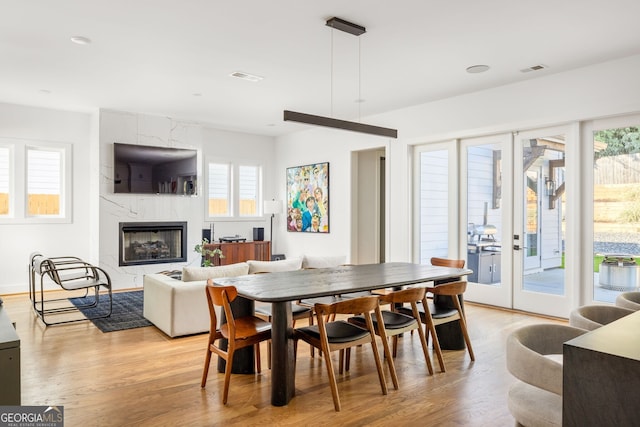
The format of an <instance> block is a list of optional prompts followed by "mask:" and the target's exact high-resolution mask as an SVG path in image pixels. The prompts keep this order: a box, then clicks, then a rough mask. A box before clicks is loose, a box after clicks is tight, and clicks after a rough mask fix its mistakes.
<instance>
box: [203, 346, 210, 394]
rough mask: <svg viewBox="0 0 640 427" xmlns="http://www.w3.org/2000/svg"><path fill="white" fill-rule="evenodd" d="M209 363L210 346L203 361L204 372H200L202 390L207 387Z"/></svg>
mask: <svg viewBox="0 0 640 427" xmlns="http://www.w3.org/2000/svg"><path fill="white" fill-rule="evenodd" d="M210 363H211V344H209V345H208V346H207V356H206V357H205V359H204V370H203V371H202V382H200V387H202V388H204V387H205V386H206V385H207V376H208V375H209V364H210Z"/></svg>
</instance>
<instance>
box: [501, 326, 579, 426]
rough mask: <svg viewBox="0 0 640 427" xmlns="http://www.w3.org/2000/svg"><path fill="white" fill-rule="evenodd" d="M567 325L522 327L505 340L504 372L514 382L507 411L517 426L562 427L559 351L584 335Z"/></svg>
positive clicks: (577, 329)
mask: <svg viewBox="0 0 640 427" xmlns="http://www.w3.org/2000/svg"><path fill="white" fill-rule="evenodd" d="M586 332H587V331H585V330H584V329H579V328H574V327H571V326H566V325H556V324H535V325H528V326H523V327H521V328H519V329H517V330H515V331H514V332H512V333H511V334H509V336H508V337H507V369H508V370H509V372H510V373H511V375H513V376H514V377H515V378H517V380H516V381H515V382H514V383H513V384H512V385H511V387H510V388H509V396H508V407H509V412H511V415H513V417H514V418H515V419H516V422H517V423H518V424H517V425H519V426H561V425H562V362H561V360H562V348H563V344H564V343H565V342H566V341H569V340H571V339H573V338H576V337H578V336H580V335H582V334H584V333H586Z"/></svg>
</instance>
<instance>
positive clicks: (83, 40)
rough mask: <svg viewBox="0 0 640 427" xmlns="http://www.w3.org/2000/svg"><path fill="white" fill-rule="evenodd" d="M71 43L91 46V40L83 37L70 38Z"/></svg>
mask: <svg viewBox="0 0 640 427" xmlns="http://www.w3.org/2000/svg"><path fill="white" fill-rule="evenodd" d="M71 41H72V42H73V43H75V44H82V45H85V44H91V39H90V38H88V37H84V36H72V37H71Z"/></svg>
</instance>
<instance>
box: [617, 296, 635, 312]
mask: <svg viewBox="0 0 640 427" xmlns="http://www.w3.org/2000/svg"><path fill="white" fill-rule="evenodd" d="M616 305H617V306H618V307H622V308H627V309H629V310H633V311H638V310H640V292H623V293H621V294H620V295H618V296H617V297H616Z"/></svg>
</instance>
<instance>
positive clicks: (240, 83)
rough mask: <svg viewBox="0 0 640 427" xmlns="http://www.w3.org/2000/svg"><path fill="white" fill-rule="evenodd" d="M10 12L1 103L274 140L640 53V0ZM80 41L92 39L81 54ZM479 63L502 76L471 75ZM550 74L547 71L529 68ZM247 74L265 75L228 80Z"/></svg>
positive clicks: (6, 8)
mask: <svg viewBox="0 0 640 427" xmlns="http://www.w3.org/2000/svg"><path fill="white" fill-rule="evenodd" d="M0 6H1V9H0V10H1V11H2V12H1V13H0V102H7V103H15V104H24V105H33V106H42V107H49V108H56V109H65V110H72V111H88V110H90V109H95V108H107V109H117V110H124V111H131V112H140V113H149V114H157V115H166V116H171V117H174V118H180V119H189V120H194V121H201V122H206V123H210V124H212V125H214V126H215V127H219V128H222V129H230V130H238V131H244V132H249V133H255V134H263V135H281V134H285V133H288V132H292V131H296V130H300V129H304V125H300V124H294V123H291V122H287V123H285V122H283V120H282V114H283V113H282V112H283V110H285V109H288V110H294V111H299V112H304V113H309V114H318V115H326V116H332V117H335V118H339V119H344V120H356V121H357V120H359V117H367V116H369V115H374V114H378V113H382V112H385V111H389V110H395V109H399V108H403V107H407V106H411V105H416V104H421V103H425V102H429V101H433V100H437V99H442V98H447V97H451V96H456V95H459V94H463V93H468V92H473V91H478V90H482V89H486V88H491V87H495V86H500V85H504V84H508V83H512V82H518V81H522V80H526V79H532V78H537V77H540V76H544V75H548V74H550V73H558V72H561V71H566V70H570V69H573V68H578V67H583V66H586V65H590V64H595V63H599V62H604V61H608V60H612V59H616V58H621V57H625V56H630V55H634V54H638V53H640V27H639V26H638V17H639V16H640V1H638V0H535V1H534V0H529V1H525V0H484V1H478V0H457V1H455V0H454V1H445V0H440V1H435V0H402V1H397V2H391V1H389V0H348V1H347V0H321V1H310V0H271V1H267V0H244V1H220V0H103V1H97V0H56V1H52V0H29V1H27V0H19V1H16V0H0ZM333 16H336V17H339V18H342V19H345V20H348V21H351V22H354V23H356V24H359V25H362V26H364V27H366V28H367V32H366V33H365V34H364V35H362V36H360V37H356V36H352V35H349V34H346V33H343V32H340V31H337V30H332V29H330V28H329V27H327V26H325V21H326V20H327V19H328V18H331V17H333ZM71 36H85V37H88V38H89V39H91V41H92V43H91V44H89V45H84V46H82V45H77V44H74V43H72V42H71V41H70V37H71ZM476 64H486V65H489V66H490V67H491V69H490V70H489V71H487V72H485V73H482V74H469V73H467V72H465V69H466V68H467V67H468V66H471V65H476ZM538 64H544V65H546V66H548V68H546V69H544V70H542V71H537V72H529V73H522V72H521V71H520V70H521V69H524V68H527V67H530V66H534V65H538ZM234 71H242V72H246V73H251V74H256V75H259V76H263V77H264V80H262V81H260V82H257V83H252V82H248V81H244V80H240V79H237V78H233V77H230V76H229V74H230V73H232V72H234ZM194 94H200V96H194ZM360 98H361V99H363V100H364V102H360V103H359V102H357V100H358V99H360ZM372 124H375V123H372Z"/></svg>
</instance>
